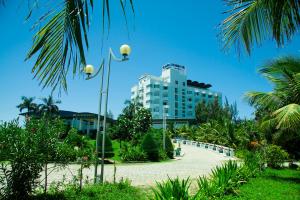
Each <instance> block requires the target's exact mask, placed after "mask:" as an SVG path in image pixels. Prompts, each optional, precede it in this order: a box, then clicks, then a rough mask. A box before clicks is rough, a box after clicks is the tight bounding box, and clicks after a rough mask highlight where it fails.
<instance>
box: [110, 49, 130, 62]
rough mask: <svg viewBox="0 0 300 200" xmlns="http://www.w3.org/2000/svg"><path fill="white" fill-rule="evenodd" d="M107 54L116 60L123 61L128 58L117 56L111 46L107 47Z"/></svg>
mask: <svg viewBox="0 0 300 200" xmlns="http://www.w3.org/2000/svg"><path fill="white" fill-rule="evenodd" d="M109 54H110V56H111V58H112V59H113V60H114V61H117V62H123V61H126V60H128V58H118V57H117V56H116V55H115V54H114V52H113V50H112V48H109Z"/></svg>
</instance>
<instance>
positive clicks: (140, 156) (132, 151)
mask: <svg viewBox="0 0 300 200" xmlns="http://www.w3.org/2000/svg"><path fill="white" fill-rule="evenodd" d="M120 157H121V160H122V161H145V160H147V158H146V157H147V156H146V153H145V152H144V151H143V150H142V149H141V147H140V146H133V145H131V144H130V143H124V144H123V146H122V148H121V150H120Z"/></svg>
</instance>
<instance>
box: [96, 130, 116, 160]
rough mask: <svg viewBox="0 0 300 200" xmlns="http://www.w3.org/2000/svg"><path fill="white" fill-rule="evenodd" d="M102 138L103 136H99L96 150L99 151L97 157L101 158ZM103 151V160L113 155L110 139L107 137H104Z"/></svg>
mask: <svg viewBox="0 0 300 200" xmlns="http://www.w3.org/2000/svg"><path fill="white" fill-rule="evenodd" d="M102 138H103V135H102V134H101V135H100V137H99V141H98V149H99V153H98V156H99V157H101V156H102ZM104 150H105V151H104V158H111V157H113V156H114V155H115V154H114V150H113V147H112V142H111V139H110V138H109V137H108V135H105V146H104Z"/></svg>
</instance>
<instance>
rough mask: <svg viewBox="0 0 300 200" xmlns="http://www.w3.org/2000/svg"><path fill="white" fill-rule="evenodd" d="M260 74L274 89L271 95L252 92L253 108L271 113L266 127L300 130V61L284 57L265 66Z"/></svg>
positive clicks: (265, 124)
mask: <svg viewBox="0 0 300 200" xmlns="http://www.w3.org/2000/svg"><path fill="white" fill-rule="evenodd" d="M259 72H260V73H261V74H262V75H263V76H264V77H265V78H267V79H268V80H269V81H270V82H271V83H272V84H273V86H274V89H273V91H271V92H248V93H247V94H246V98H247V99H248V101H249V103H250V104H251V105H254V106H256V107H258V108H260V109H261V110H264V111H267V112H265V113H269V115H268V116H266V117H265V118H264V119H263V121H264V123H263V126H271V127H272V126H275V127H276V128H277V129H288V130H299V128H300V58H293V57H282V58H279V59H276V60H274V61H271V62H269V63H267V64H266V65H264V66H263V67H262V68H261V69H260V70H259Z"/></svg>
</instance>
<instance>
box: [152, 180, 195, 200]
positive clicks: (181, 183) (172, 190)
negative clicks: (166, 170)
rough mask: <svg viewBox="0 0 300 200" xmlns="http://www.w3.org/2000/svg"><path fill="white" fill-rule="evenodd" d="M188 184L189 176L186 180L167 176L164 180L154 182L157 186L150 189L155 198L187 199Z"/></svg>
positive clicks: (188, 197)
mask: <svg viewBox="0 0 300 200" xmlns="http://www.w3.org/2000/svg"><path fill="white" fill-rule="evenodd" d="M190 185H191V182H190V180H189V178H188V179H186V180H184V179H183V180H179V178H176V179H174V180H172V179H170V178H169V179H168V180H167V181H166V182H163V183H156V187H157V188H153V189H152V190H153V192H154V195H155V200H167V199H168V200H169V199H176V200H189V199H191V197H190V195H189V188H190Z"/></svg>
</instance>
